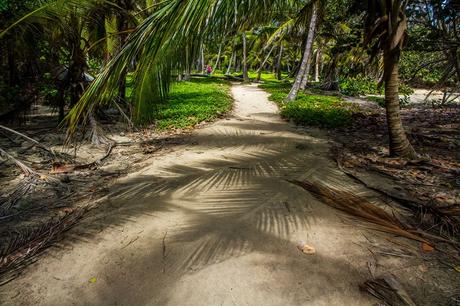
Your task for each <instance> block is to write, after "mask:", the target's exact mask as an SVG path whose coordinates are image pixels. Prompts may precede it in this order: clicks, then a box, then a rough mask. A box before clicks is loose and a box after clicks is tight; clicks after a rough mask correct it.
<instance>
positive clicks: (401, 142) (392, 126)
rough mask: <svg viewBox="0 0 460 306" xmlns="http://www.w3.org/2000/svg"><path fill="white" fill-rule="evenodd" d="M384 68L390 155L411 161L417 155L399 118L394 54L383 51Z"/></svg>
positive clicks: (396, 58)
mask: <svg viewBox="0 0 460 306" xmlns="http://www.w3.org/2000/svg"><path fill="white" fill-rule="evenodd" d="M384 67H385V68H384V69H385V76H386V77H385V106H386V113H387V123H388V132H389V136H390V155H391V156H401V157H404V158H410V159H413V158H415V157H416V156H417V155H416V153H415V150H414V148H413V147H412V145H411V144H410V142H409V140H408V139H407V136H406V132H405V131H404V127H403V125H402V121H401V116H400V108H399V75H398V56H397V55H395V54H394V52H391V51H388V50H385V51H384Z"/></svg>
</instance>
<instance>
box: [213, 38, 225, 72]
mask: <svg viewBox="0 0 460 306" xmlns="http://www.w3.org/2000/svg"><path fill="white" fill-rule="evenodd" d="M223 44H224V42H222V43H221V44H220V45H219V52H218V53H217V59H216V63H215V64H214V69H217V67H218V66H219V64H220V56H221V54H222V45H223Z"/></svg>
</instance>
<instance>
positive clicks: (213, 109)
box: [127, 76, 233, 131]
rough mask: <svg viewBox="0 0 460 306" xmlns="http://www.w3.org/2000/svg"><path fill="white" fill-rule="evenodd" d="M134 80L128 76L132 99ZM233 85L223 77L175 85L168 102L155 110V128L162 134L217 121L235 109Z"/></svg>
mask: <svg viewBox="0 0 460 306" xmlns="http://www.w3.org/2000/svg"><path fill="white" fill-rule="evenodd" d="M130 84H132V79H131V78H130V76H129V77H128V82H127V85H128V87H127V96H128V97H130V96H131V92H132V88H131V87H130ZM232 104H233V99H232V97H231V95H230V83H229V82H227V81H224V80H222V79H219V78H213V77H202V78H201V77H196V78H192V79H191V81H189V82H179V83H175V84H174V85H173V86H172V88H171V92H170V96H169V99H168V102H167V103H165V104H164V105H160V106H158V107H157V109H156V110H155V114H154V118H155V127H156V129H157V130H159V131H163V130H173V129H187V128H192V127H194V126H195V125H197V124H199V123H201V122H203V121H210V120H213V119H215V118H217V117H219V116H221V115H222V114H224V113H226V112H228V111H230V110H231V108H232Z"/></svg>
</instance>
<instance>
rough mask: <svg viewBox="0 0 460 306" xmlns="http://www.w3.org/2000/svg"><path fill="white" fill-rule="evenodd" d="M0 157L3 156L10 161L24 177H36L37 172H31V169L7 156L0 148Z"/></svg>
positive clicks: (9, 155)
mask: <svg viewBox="0 0 460 306" xmlns="http://www.w3.org/2000/svg"><path fill="white" fill-rule="evenodd" d="M0 156H5V157H6V158H7V159H10V160H11V161H12V162H13V163H14V164H15V165H16V166H18V168H19V169H21V171H22V172H23V173H24V175H25V176H31V175H37V172H35V171H34V170H32V168H30V167H28V166H27V165H26V164H24V163H23V162H22V161H20V160H19V159H16V158H14V157H13V156H12V155H11V154H8V152H6V151H5V150H3V149H2V148H0Z"/></svg>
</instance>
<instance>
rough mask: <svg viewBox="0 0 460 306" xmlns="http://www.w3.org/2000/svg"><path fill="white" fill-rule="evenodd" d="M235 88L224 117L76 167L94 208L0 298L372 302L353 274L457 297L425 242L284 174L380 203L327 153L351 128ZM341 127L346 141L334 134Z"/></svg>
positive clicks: (436, 299)
mask: <svg viewBox="0 0 460 306" xmlns="http://www.w3.org/2000/svg"><path fill="white" fill-rule="evenodd" d="M232 94H233V97H234V99H235V108H234V112H233V114H232V115H231V116H229V117H228V118H226V119H221V120H218V121H217V122H215V123H212V124H209V125H207V126H205V127H203V128H201V129H198V130H196V131H195V132H193V133H192V134H185V135H183V134H179V135H175V136H171V135H167V134H165V135H144V136H148V137H150V138H151V139H152V141H150V142H146V141H142V142H141V143H142V145H140V146H139V147H137V146H136V150H137V151H139V152H130V151H129V150H128V149H126V150H125V151H119V152H117V153H116V154H117V156H116V158H117V160H118V161H119V162H120V164H119V165H117V166H116V169H110V168H109V167H110V166H107V167H103V166H102V167H100V170H101V171H100V172H99V174H98V177H99V179H98V180H94V179H93V178H92V177H91V176H90V175H89V174H88V177H87V179H86V180H85V178H84V177H83V178H82V177H79V180H81V181H82V182H81V187H82V189H84V190H85V191H84V192H82V193H81V194H78V197H76V198H75V199H74V201H76V202H77V201H78V199H80V198H86V201H85V202H84V203H85V204H82V205H81V207H85V205H86V204H89V205H90V207H91V208H92V209H91V210H89V211H88V212H86V214H85V216H84V218H83V219H82V220H80V221H79V223H78V224H77V225H76V226H75V227H73V228H72V229H70V230H69V231H68V232H67V233H66V235H65V239H63V240H62V241H61V242H60V243H59V244H58V245H57V247H56V248H51V249H48V250H47V251H46V252H45V254H43V256H41V258H40V260H39V261H38V262H37V263H35V264H34V265H30V266H28V267H27V268H25V270H24V271H23V273H22V274H21V275H19V276H18V277H16V278H14V279H12V280H11V281H10V282H8V283H6V284H5V285H3V286H1V287H0V301H1V303H2V305H3V304H5V305H30V304H37V305H69V304H70V305H74V304H75V305H147V304H150V305H152V304H153V305H165V304H168V305H177V304H180V305H217V304H219V305H231V304H237V305H241V304H248V305H255V304H257V305H372V304H375V303H376V302H377V300H375V299H374V298H373V297H371V296H370V295H369V294H367V293H365V292H363V291H361V290H360V289H359V288H360V285H362V284H363V283H364V282H365V281H367V280H370V279H374V278H375V279H377V278H379V277H380V276H382V275H387V274H392V275H394V277H395V278H396V279H398V280H399V282H400V283H401V284H403V286H404V287H405V289H406V290H407V292H408V293H409V295H410V296H411V297H412V298H413V300H414V301H415V302H416V303H417V304H418V305H449V304H451V305H455V303H456V301H458V300H456V299H457V298H458V296H459V292H458V286H457V284H458V282H459V281H460V273H458V272H456V271H455V270H453V269H452V268H451V267H448V266H443V265H440V264H439V262H438V260H437V259H436V258H435V257H436V255H434V254H433V253H434V252H425V251H426V250H423V248H420V243H418V242H413V241H409V240H405V239H402V238H396V237H393V236H389V235H386V234H383V233H382V234H377V233H376V232H375V231H370V230H369V229H368V227H369V226H366V224H365V223H362V222H357V221H356V219H352V218H351V217H350V216H348V215H345V214H343V213H341V212H339V211H337V210H334V209H333V208H331V207H330V206H328V205H326V204H325V203H323V201H321V200H318V199H317V197H315V196H313V195H312V194H311V193H309V192H307V191H305V190H304V189H302V188H300V187H298V186H296V185H294V184H292V183H291V182H292V181H300V182H302V181H310V182H313V183H314V184H319V185H326V186H329V187H333V188H334V189H335V190H338V191H346V192H353V193H354V194H357V195H359V196H360V197H363V198H365V199H368V200H369V201H371V202H372V203H374V204H375V205H378V206H379V207H382V208H383V209H385V210H389V211H391V209H389V206H388V205H387V204H386V202H387V201H386V200H385V199H383V198H382V195H381V193H379V192H375V191H373V190H371V189H369V188H366V187H365V186H364V185H363V184H361V183H358V182H357V181H356V179H353V178H351V177H350V175H347V174H346V173H344V172H343V171H342V170H341V169H340V168H339V167H338V166H337V160H336V154H331V149H332V148H333V147H334V146H335V147H338V148H336V149H335V150H332V152H335V153H337V152H338V151H340V152H341V153H342V154H345V153H346V152H345V151H346V149H347V148H348V149H349V150H355V151H353V152H355V153H356V152H357V150H358V149H356V145H357V144H359V143H360V141H359V140H360V139H361V138H358V139H357V140H356V139H355V138H353V137H356V135H354V134H352V133H353V131H355V130H341V131H338V130H337V131H335V132H334V133H335V134H334V133H331V134H330V135H328V134H327V132H326V131H322V130H320V129H315V128H304V127H299V126H295V125H293V124H290V123H287V122H285V121H284V120H281V119H280V117H279V115H278V109H277V107H276V106H275V105H274V104H272V103H271V102H269V101H268V94H266V93H265V92H264V91H262V90H261V89H259V88H257V87H254V86H242V85H234V86H233V88H232ZM372 118H374V119H372V120H374V121H376V120H377V119H376V118H377V117H376V116H373V117H372ZM378 118H380V117H378ZM363 120H364V119H363ZM374 121H373V122H374ZM377 121H378V120H377ZM360 122H361V121H360ZM366 122H367V121H366ZM356 124H358V121H357V123H356ZM362 124H364V123H362ZM363 126H364V127H365V125H363ZM146 133H148V132H146ZM340 133H342V134H340ZM347 133H348V134H347ZM369 133H370V134H372V130H370V131H369ZM341 135H345V136H347V137H348V138H346V139H342V141H343V140H345V142H348V143H349V145H342V146H340V145H339V146H337V145H334V143H332V142H331V136H332V138H333V139H334V137H335V136H337V137H341ZM366 136H369V137H371V135H366ZM363 137H364V136H363ZM372 137H375V136H372ZM355 140H356V141H355ZM116 141H117V142H118V143H119V144H120V145H121V146H122V144H123V143H124V142H126V143H127V144H128V143H131V142H132V139H131V138H129V137H128V135H126V136H124V135H118V138H117V139H116ZM363 141H364V140H363ZM351 143H354V144H355V145H352V144H351ZM154 152H158V153H161V154H154V155H152V153H154ZM344 152H345V153H344ZM90 153H92V154H95V153H94V152H91V151H89V153H88V154H90ZM104 155H105V152H104V151H101V152H99V153H98V155H96V154H95V155H94V159H96V160H97V159H98V158H100V157H101V156H104ZM111 158H114V157H113V156H112V157H111ZM120 165H123V166H120ZM345 166H348V167H351V165H349V164H347V165H345ZM56 169H59V167H57V168H56ZM88 172H89V170H88ZM122 174H123V175H124V176H123V177H120V176H121V175H122ZM66 175H67V174H66ZM68 175H70V176H71V174H68ZM70 179H73V177H70ZM101 185H103V187H101ZM89 193H90V194H91V197H89V196H88V194H89ZM88 198H90V200H88ZM80 202H81V201H80ZM79 207H80V206H79ZM72 209H76V208H75V207H74V208H72ZM62 210H63V211H62V212H59V213H61V214H67V213H68V214H69V215H72V214H73V211H68V210H69V208H68V207H62ZM66 210H67V211H66ZM64 223H65V220H64ZM59 226H60V225H59Z"/></svg>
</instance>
